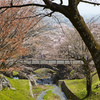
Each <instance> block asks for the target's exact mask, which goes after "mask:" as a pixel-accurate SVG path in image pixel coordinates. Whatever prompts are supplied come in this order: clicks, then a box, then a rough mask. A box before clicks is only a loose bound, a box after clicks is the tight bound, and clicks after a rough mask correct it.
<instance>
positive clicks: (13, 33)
mask: <svg viewBox="0 0 100 100" xmlns="http://www.w3.org/2000/svg"><path fill="white" fill-rule="evenodd" d="M22 2H24V0H21V1H17V2H15V4H21V3H22ZM0 3H1V4H2V6H5V5H8V4H9V1H6V0H1V1H0ZM31 11H33V12H34V11H35V8H33V7H26V8H21V9H19V8H14V9H12V8H10V9H7V10H5V12H4V13H2V14H0V68H2V69H4V68H8V67H11V66H12V65H13V64H15V62H16V60H17V59H18V57H19V56H24V55H26V54H28V53H29V49H28V47H24V46H23V41H25V38H26V35H27V34H28V33H29V32H30V31H31V30H32V28H33V27H34V25H35V24H36V22H37V18H30V19H29V18H28V17H27V16H31V15H33V13H32V12H31ZM10 59H11V62H13V63H10V61H9V60H10ZM12 59H15V60H12Z"/></svg>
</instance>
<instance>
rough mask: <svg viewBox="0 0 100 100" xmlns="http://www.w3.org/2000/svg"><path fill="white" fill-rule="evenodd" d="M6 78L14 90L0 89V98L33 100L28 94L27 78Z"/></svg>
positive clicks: (2, 99) (6, 99) (4, 99)
mask: <svg viewBox="0 0 100 100" xmlns="http://www.w3.org/2000/svg"><path fill="white" fill-rule="evenodd" d="M8 80H9V81H10V83H11V86H12V87H14V88H15V90H12V89H3V90H2V91H0V100H34V99H33V98H32V97H31V95H30V91H29V81H28V80H15V79H11V78H8Z"/></svg>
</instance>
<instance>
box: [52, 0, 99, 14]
mask: <svg viewBox="0 0 100 100" xmlns="http://www.w3.org/2000/svg"><path fill="white" fill-rule="evenodd" d="M59 1H60V0H54V2H56V3H59ZM63 1H64V5H68V2H67V0H63ZM87 1H89V0H87ZM99 2H100V1H99ZM78 9H79V12H80V13H81V14H82V15H87V14H90V15H98V14H100V6H94V5H91V4H86V3H80V4H79V6H78Z"/></svg>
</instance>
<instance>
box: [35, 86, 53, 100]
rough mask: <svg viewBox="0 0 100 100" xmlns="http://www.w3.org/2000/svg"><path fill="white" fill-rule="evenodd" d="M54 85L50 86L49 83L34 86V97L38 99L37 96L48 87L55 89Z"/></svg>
mask: <svg viewBox="0 0 100 100" xmlns="http://www.w3.org/2000/svg"><path fill="white" fill-rule="evenodd" d="M53 88H54V87H53V86H49V85H37V86H33V94H34V98H35V99H36V98H37V96H38V95H39V94H40V93H41V92H42V91H45V90H48V89H53Z"/></svg>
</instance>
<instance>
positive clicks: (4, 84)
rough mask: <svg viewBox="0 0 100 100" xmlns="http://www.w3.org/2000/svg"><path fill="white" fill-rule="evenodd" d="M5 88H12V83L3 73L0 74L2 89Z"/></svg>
mask: <svg viewBox="0 0 100 100" xmlns="http://www.w3.org/2000/svg"><path fill="white" fill-rule="evenodd" d="M3 88H11V84H10V82H9V80H8V79H7V78H6V77H5V76H4V75H3V74H0V91H1V90H2V89H3Z"/></svg>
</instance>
